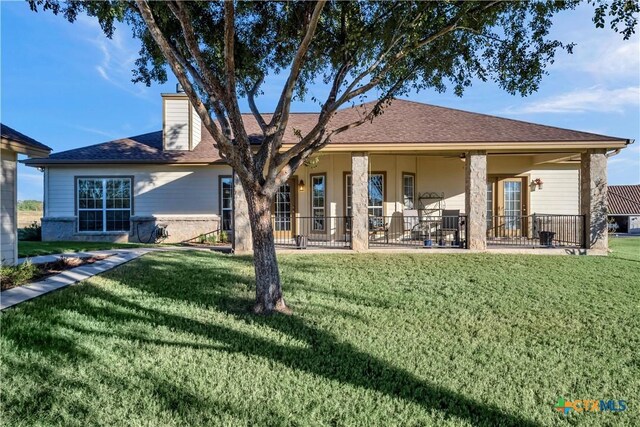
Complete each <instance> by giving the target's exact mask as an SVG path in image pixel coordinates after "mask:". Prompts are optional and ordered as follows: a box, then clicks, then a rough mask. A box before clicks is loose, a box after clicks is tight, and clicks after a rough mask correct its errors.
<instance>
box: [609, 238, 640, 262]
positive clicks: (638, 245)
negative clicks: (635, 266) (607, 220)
mask: <svg viewBox="0 0 640 427" xmlns="http://www.w3.org/2000/svg"><path fill="white" fill-rule="evenodd" d="M609 249H611V255H610V256H612V257H615V258H622V259H627V260H630V261H639V262H640V237H611V238H609Z"/></svg>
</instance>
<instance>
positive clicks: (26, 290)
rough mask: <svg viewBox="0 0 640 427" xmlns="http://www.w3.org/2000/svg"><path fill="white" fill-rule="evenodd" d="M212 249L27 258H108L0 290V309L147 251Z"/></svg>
mask: <svg viewBox="0 0 640 427" xmlns="http://www.w3.org/2000/svg"><path fill="white" fill-rule="evenodd" d="M194 250H195V251H207V252H210V251H214V250H219V249H217V248H198V247H189V246H165V247H142V248H131V249H114V250H105V251H89V252H74V253H71V252H70V253H64V254H53V255H43V256H37V257H32V258H29V259H30V260H31V262H33V263H34V264H43V263H47V262H53V261H56V260H59V259H60V258H63V257H83V258H85V257H91V256H106V255H108V256H109V257H108V258H106V259H104V260H102V261H96V262H94V263H93V264H85V265H81V266H80V267H75V268H71V269H69V270H66V271H63V272H62V273H59V274H56V275H53V276H49V277H47V278H45V279H43V280H40V281H38V282H33V283H30V284H28V285H24V286H17V287H15V288H11V289H7V290H6V291H2V292H1V293H0V310H4V309H6V308H9V307H13V306H14V305H16V304H20V303H21V302H24V301H28V300H30V299H33V298H36V297H39V296H41V295H44V294H47V293H49V292H52V291H55V290H58V289H61V288H64V287H67V286H70V285H73V284H75V283H78V282H80V281H82V280H85V279H88V278H89V277H93V276H95V275H96V274H100V273H104V272H105V271H109V270H111V269H112V268H115V267H117V266H119V265H122V264H124V263H126V262H129V261H131V260H133V259H136V258H138V257H140V256H142V255H144V254H147V253H149V252H168V251H194ZM25 260H26V258H20V259H19V260H18V264H21V263H23V262H24V261H25Z"/></svg>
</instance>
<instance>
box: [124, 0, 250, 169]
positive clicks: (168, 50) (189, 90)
mask: <svg viewBox="0 0 640 427" xmlns="http://www.w3.org/2000/svg"><path fill="white" fill-rule="evenodd" d="M136 6H137V8H138V10H139V11H140V15H141V16H142V18H143V19H144V21H145V23H146V25H147V28H148V29H149V32H150V33H151V36H152V37H153V40H154V41H155V42H156V44H157V45H158V48H159V49H160V50H161V51H162V53H163V55H164V56H165V58H166V59H167V62H168V63H169V66H170V67H171V70H172V71H173V73H174V74H175V75H176V78H177V79H178V81H179V82H180V84H181V85H182V87H183V88H184V91H185V93H186V94H187V96H188V98H189V101H190V102H191V104H192V105H193V107H194V108H195V109H196V111H197V112H198V115H199V116H200V118H201V119H202V122H203V123H204V125H205V127H206V128H207V130H208V131H209V132H210V133H211V136H212V137H213V139H214V140H215V141H216V143H217V144H218V146H219V147H218V149H219V150H220V151H221V153H222V154H223V155H224V157H226V159H227V160H228V161H229V162H230V163H231V164H232V166H233V167H234V169H236V171H237V172H238V173H239V174H242V175H244V176H249V171H248V169H247V168H246V167H245V165H244V164H243V162H242V161H241V159H239V158H238V156H237V152H236V151H235V149H234V147H233V145H232V144H231V142H230V141H229V140H228V139H227V138H226V136H225V135H223V134H221V133H220V130H219V129H218V127H217V126H216V124H215V123H214V122H213V120H212V119H211V116H210V115H209V111H208V110H207V108H206V106H205V105H204V104H203V103H202V101H201V100H200V98H199V97H198V94H197V93H196V91H195V89H194V87H193V84H192V83H191V81H190V80H189V78H188V77H187V75H186V73H185V65H186V64H187V60H186V59H185V58H184V57H183V56H182V55H181V54H180V53H179V52H178V51H177V49H176V48H175V47H174V46H172V45H171V44H170V43H169V42H168V40H167V39H166V38H165V37H164V35H163V34H162V31H161V30H160V28H159V27H158V24H157V23H156V21H155V18H154V17H153V13H152V11H151V8H150V7H149V4H148V3H147V1H146V0H136Z"/></svg>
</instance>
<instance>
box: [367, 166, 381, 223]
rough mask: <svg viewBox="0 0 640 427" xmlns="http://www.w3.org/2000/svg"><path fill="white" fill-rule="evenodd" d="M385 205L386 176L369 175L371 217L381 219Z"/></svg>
mask: <svg viewBox="0 0 640 427" xmlns="http://www.w3.org/2000/svg"><path fill="white" fill-rule="evenodd" d="M383 203H384V174H381V173H372V174H371V175H369V215H370V216H372V217H379V218H381V217H382V216H383V215H384V214H383V208H382V204H383Z"/></svg>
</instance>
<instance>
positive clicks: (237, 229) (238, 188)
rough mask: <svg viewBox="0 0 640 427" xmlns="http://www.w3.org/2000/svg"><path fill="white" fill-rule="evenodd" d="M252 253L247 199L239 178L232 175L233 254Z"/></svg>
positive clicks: (234, 174)
mask: <svg viewBox="0 0 640 427" xmlns="http://www.w3.org/2000/svg"><path fill="white" fill-rule="evenodd" d="M251 252H253V241H252V239H251V222H250V221H249V209H248V206H247V199H246V198H245V197H244V189H243V188H242V183H241V182H240V178H239V177H238V175H237V174H236V173H235V172H234V173H233V253H234V254H247V253H251Z"/></svg>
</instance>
